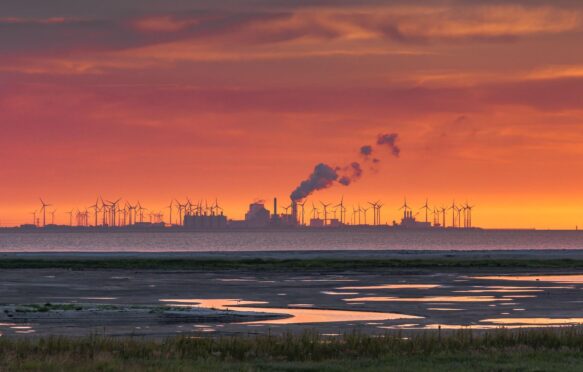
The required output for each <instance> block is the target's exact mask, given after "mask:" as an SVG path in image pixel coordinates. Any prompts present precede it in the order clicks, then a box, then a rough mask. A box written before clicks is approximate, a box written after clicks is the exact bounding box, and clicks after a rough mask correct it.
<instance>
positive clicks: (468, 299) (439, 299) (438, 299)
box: [344, 296, 507, 302]
mask: <svg viewBox="0 0 583 372" xmlns="http://www.w3.org/2000/svg"><path fill="white" fill-rule="evenodd" d="M504 300H507V299H502V298H496V297H493V296H427V297H355V298H345V299H344V301H347V302H352V301H364V302H493V301H504Z"/></svg>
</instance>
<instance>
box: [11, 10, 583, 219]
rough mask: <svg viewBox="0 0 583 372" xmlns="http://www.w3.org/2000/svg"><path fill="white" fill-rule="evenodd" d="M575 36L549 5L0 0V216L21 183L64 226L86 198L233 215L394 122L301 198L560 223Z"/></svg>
mask: <svg viewBox="0 0 583 372" xmlns="http://www.w3.org/2000/svg"><path fill="white" fill-rule="evenodd" d="M243 3H244V4H243ZM429 3H430V5H428V4H429ZM582 41H583V4H581V2H580V1H567V0H556V1H552V2H551V1H537V0H531V1H526V0H523V1H520V0H510V1H480V0H473V1H472V0H458V1H454V0H452V1H432V2H426V1H415V0H412V1H375V0H339V1H330V0H312V1H291V0H263V1H245V2H242V1H234V0H218V1H209V0H206V1H187V0H166V1H162V0H150V1H143V0H140V1H138V0H124V1H113V0H102V1H79V0H56V1H51V2H47V1H45V0H22V1H18V2H16V1H13V2H1V3H0V114H1V117H0V180H1V182H0V225H12V224H19V223H23V222H26V221H29V220H30V221H31V220H32V217H31V216H32V215H31V214H30V212H32V211H33V210H35V209H36V208H38V207H39V205H38V204H39V203H38V197H39V196H42V197H43V198H45V199H46V200H47V201H48V202H50V203H53V204H54V205H55V207H56V208H57V211H58V212H57V222H63V223H64V222H66V221H68V217H67V216H66V215H65V214H64V211H66V210H69V209H70V208H72V207H79V208H83V207H86V206H88V205H90V204H92V203H93V202H94V200H95V198H96V197H97V195H103V197H104V198H109V199H110V200H111V199H117V198H118V197H124V198H128V199H130V200H132V201H135V200H142V201H143V202H144V205H145V206H146V207H149V208H151V209H162V208H163V207H164V206H165V205H167V204H168V202H169V200H170V199H171V198H181V199H184V198H185V197H186V196H190V197H191V198H192V199H193V200H198V199H205V198H208V199H209V200H214V198H215V197H218V198H219V200H220V201H221V202H222V205H223V207H224V208H225V209H226V211H227V212H228V214H229V216H232V217H234V218H241V217H242V216H243V214H244V211H245V210H246V207H247V205H248V204H249V203H250V202H252V201H253V200H257V199H267V200H271V198H272V197H274V196H278V197H280V198H282V199H284V198H288V197H289V194H290V193H291V192H292V190H293V189H295V188H296V187H297V185H298V184H299V182H300V181H302V180H303V179H305V178H306V177H307V176H308V174H309V173H310V172H311V171H312V169H313V168H314V166H315V165H316V164H317V163H320V162H325V163H328V164H333V165H341V164H346V163H348V162H350V161H351V160H352V159H354V158H355V156H356V155H357V154H358V150H359V148H360V147H361V146H362V145H366V144H370V143H374V140H375V138H376V136H377V135H378V134H379V133H393V132H394V133H398V134H399V140H398V144H399V147H400V148H401V153H400V156H399V157H398V158H395V157H393V156H391V154H390V153H388V152H387V153H386V154H381V156H382V157H383V158H382V162H381V163H380V164H379V166H378V167H377V169H376V170H373V171H371V170H370V169H365V174H364V175H363V177H362V178H361V179H359V180H358V182H354V183H353V184H352V185H350V186H349V187H343V186H340V185H337V186H335V187H333V188H330V189H328V190H325V191H322V192H318V193H317V194H316V195H315V197H314V200H323V201H336V200H338V199H339V198H340V196H341V195H344V197H345V199H346V200H347V201H348V205H351V204H353V203H356V202H358V201H360V202H366V201H367V200H373V199H374V200H376V199H381V200H383V201H384V202H385V205H386V206H385V208H384V209H383V222H385V221H392V220H393V219H397V218H398V217H399V212H398V211H397V208H398V207H399V206H400V204H401V203H402V199H403V197H405V196H407V198H408V199H409V200H410V201H411V204H413V205H414V206H415V207H421V205H422V204H423V203H424V200H425V198H426V197H427V198H429V200H430V203H433V204H438V205H440V206H441V205H447V204H451V202H452V199H455V200H457V201H460V202H461V201H464V202H465V201H466V200H468V201H471V202H472V203H473V204H475V205H477V207H476V208H475V210H474V225H480V226H483V227H538V228H574V227H575V225H577V224H579V225H583V194H582V192H581V190H583V172H580V171H579V168H580V167H581V164H582V163H583V146H581V143H582V141H583V48H581V42H582ZM166 213H167V212H166Z"/></svg>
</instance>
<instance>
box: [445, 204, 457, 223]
mask: <svg viewBox="0 0 583 372" xmlns="http://www.w3.org/2000/svg"><path fill="white" fill-rule="evenodd" d="M450 209H451V227H455V210H456V206H455V200H454V201H452V202H451V206H450V207H449V208H447V210H450Z"/></svg>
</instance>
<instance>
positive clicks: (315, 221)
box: [0, 197, 475, 231]
mask: <svg viewBox="0 0 583 372" xmlns="http://www.w3.org/2000/svg"><path fill="white" fill-rule="evenodd" d="M363 205H364V206H363ZM52 206H53V205H52V204H49V203H46V202H45V201H44V200H43V199H40V208H39V209H37V210H35V211H33V212H31V215H32V216H33V221H32V223H26V224H22V225H20V226H18V227H4V228H0V231H6V230H14V229H18V230H22V231H213V230H262V229H265V230H270V229H271V230H273V229H275V230H277V229H284V230H308V229H409V230H422V229H475V228H474V227H473V225H472V210H473V208H474V207H475V206H474V205H470V204H469V203H468V202H465V203H456V202H455V201H454V202H452V204H451V205H450V206H449V207H438V206H433V207H431V206H430V205H429V200H428V199H426V200H425V204H423V205H422V206H421V207H420V208H418V209H415V208H413V207H411V206H410V205H409V204H408V203H407V200H406V199H405V200H404V202H403V205H401V207H399V208H398V209H396V210H399V211H402V213H403V215H402V217H401V220H400V221H398V222H397V221H395V220H394V221H392V222H391V223H388V221H387V220H385V221H383V218H382V215H381V209H382V208H383V207H386V206H385V204H383V203H382V202H381V201H380V200H376V201H368V202H367V203H366V204H360V203H357V204H355V205H352V206H351V208H350V209H349V208H347V207H346V206H345V200H344V197H342V198H341V199H340V201H339V202H338V203H337V204H334V203H326V202H323V201H318V202H316V201H311V202H310V204H308V208H310V206H311V209H310V210H309V211H306V200H305V199H303V200H301V201H298V200H293V199H292V200H290V203H289V204H288V205H284V206H283V207H281V206H279V204H278V199H277V198H274V199H273V205H272V208H271V210H269V209H268V206H267V205H266V202H265V201H264V200H258V201H254V202H253V203H251V204H249V208H248V210H247V212H246V213H245V217H244V219H242V220H236V219H229V218H228V217H227V215H226V214H225V213H224V210H223V208H222V207H221V206H220V205H219V202H218V199H215V201H214V202H211V203H209V202H208V201H207V200H204V201H203V200H199V201H197V202H192V201H191V199H190V198H186V200H185V201H179V200H176V199H173V200H171V201H170V203H169V204H168V205H167V206H166V208H165V209H167V211H168V213H167V214H165V213H163V212H162V211H161V210H150V209H148V208H146V207H144V206H143V205H142V203H141V202H140V201H136V202H135V203H132V202H130V201H124V202H123V203H122V199H121V198H118V199H116V200H115V201H109V200H106V199H103V198H101V197H98V198H97V199H96V201H95V203H93V204H91V205H89V206H88V207H86V208H82V209H79V208H74V209H71V210H68V211H65V212H63V213H64V214H65V215H66V216H67V221H68V224H56V223H55V214H56V211H57V210H56V209H52V210H50V211H48V215H49V216H47V207H52ZM280 210H283V213H281V212H280ZM349 210H350V212H351V213H347V211H349ZM419 214H422V217H421V218H422V220H418V219H417V217H418V216H419ZM48 221H50V223H48Z"/></svg>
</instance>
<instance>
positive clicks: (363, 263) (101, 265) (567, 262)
mask: <svg viewBox="0 0 583 372" xmlns="http://www.w3.org/2000/svg"><path fill="white" fill-rule="evenodd" d="M48 268H59V269H70V270H83V269H131V270H134V269H164V270H209V269H213V270H231V269H249V270H322V269H328V270H358V269H383V268H548V269H552V268H563V269H564V268H572V269H575V268H577V269H578V268H583V260H580V259H505V258H496V259H464V258H430V259H232V260H231V259H151V258H143V259H142V258H113V259H110V258H105V259H1V260H0V269H48Z"/></svg>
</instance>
